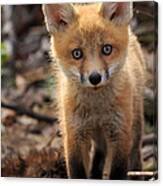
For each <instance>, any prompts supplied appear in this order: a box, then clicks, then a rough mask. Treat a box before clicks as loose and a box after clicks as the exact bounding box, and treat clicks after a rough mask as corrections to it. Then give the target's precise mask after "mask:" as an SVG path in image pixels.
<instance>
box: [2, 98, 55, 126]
mask: <svg viewBox="0 0 163 186" xmlns="http://www.w3.org/2000/svg"><path fill="white" fill-rule="evenodd" d="M1 107H3V108H7V109H11V110H14V111H15V112H16V113H17V114H18V115H27V116H29V117H31V118H34V119H37V120H39V121H45V122H47V123H50V124H53V123H55V122H57V118H53V117H49V116H46V115H43V114H38V113H35V112H32V111H30V110H27V109H25V108H24V107H21V106H18V105H16V104H12V103H4V102H1Z"/></svg>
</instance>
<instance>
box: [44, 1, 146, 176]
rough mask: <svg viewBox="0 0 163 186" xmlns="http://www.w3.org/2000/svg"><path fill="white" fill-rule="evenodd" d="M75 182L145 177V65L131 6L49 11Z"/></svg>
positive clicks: (67, 6) (61, 6)
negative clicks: (134, 174)
mask: <svg viewBox="0 0 163 186" xmlns="http://www.w3.org/2000/svg"><path fill="white" fill-rule="evenodd" d="M43 12H44V16H45V22H46V26H47V29H48V31H49V33H50V35H51V50H52V56H53V58H54V59H55V61H56V62H55V69H56V70H55V76H56V78H57V81H58V83H57V91H58V94H57V97H58V106H59V119H60V123H61V127H62V131H63V138H64V151H65V160H66V166H67V172H68V176H69V177H70V178H96V179H97V178H103V179H126V175H127V171H128V170H140V169H141V154H140V147H141V134H142V126H143V83H144V77H143V73H144V65H143V63H144V60H143V57H142V51H141V49H140V46H139V43H138V42H137V39H136V37H135V36H134V34H133V33H132V32H131V30H130V27H129V22H130V20H131V18H132V4H131V3H129V2H121V3H101V4H100V3H97V4H89V5H81V4H80V5H71V4H52V5H50V4H49V5H43Z"/></svg>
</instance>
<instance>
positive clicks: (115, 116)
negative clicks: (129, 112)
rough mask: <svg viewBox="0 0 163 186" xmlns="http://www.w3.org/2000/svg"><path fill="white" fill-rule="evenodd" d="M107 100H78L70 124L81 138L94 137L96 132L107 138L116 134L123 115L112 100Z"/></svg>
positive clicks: (91, 98)
mask: <svg viewBox="0 0 163 186" xmlns="http://www.w3.org/2000/svg"><path fill="white" fill-rule="evenodd" d="M107 98H108V99H106V98H104V97H100V96H95V97H90V98H89V99H84V100H80V101H79V100H78V102H77V105H76V108H75V109H74V112H73V116H72V118H73V122H72V123H73V125H74V126H75V127H77V128H78V130H79V132H80V133H81V134H82V136H84V135H85V134H86V135H90V136H94V134H96V133H97V131H102V132H104V133H105V134H106V135H108V136H109V137H111V136H115V134H116V133H118V130H119V125H120V123H121V121H122V118H123V114H122V113H121V111H120V109H119V108H118V107H117V106H116V105H115V103H114V99H112V100H110V99H109V97H107Z"/></svg>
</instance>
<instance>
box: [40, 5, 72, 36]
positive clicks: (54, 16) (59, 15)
mask: <svg viewBox="0 0 163 186" xmlns="http://www.w3.org/2000/svg"><path fill="white" fill-rule="evenodd" d="M42 10H43V13H44V17H45V23H46V27H47V30H48V31H49V32H50V33H55V32H57V31H58V30H64V28H66V27H67V26H68V24H70V23H71V22H72V20H73V19H74V17H75V10H74V8H73V6H72V5H71V4H68V3H63V4H44V5H42Z"/></svg>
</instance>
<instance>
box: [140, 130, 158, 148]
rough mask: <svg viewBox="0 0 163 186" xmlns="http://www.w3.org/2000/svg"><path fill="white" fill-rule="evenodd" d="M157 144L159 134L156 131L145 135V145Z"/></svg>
mask: <svg viewBox="0 0 163 186" xmlns="http://www.w3.org/2000/svg"><path fill="white" fill-rule="evenodd" d="M152 144H153V145H155V144H157V136H156V135H155V134H154V133H150V134H147V135H145V136H144V138H143V146H146V145H152Z"/></svg>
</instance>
